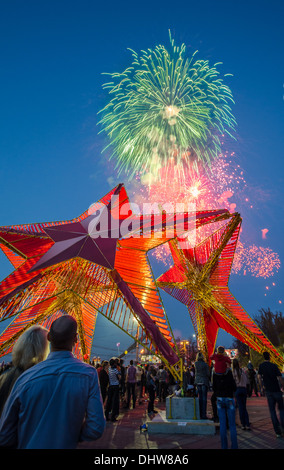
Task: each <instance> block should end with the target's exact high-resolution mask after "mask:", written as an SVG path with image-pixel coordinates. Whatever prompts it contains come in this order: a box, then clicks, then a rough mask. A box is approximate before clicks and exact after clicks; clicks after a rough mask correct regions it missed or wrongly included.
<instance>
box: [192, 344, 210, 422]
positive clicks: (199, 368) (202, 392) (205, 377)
mask: <svg viewBox="0 0 284 470" xmlns="http://www.w3.org/2000/svg"><path fill="white" fill-rule="evenodd" d="M194 380H195V385H196V386H197V392H198V398H199V413H200V419H207V393H208V388H209V385H210V368H209V365H208V364H207V363H206V362H205V361H204V356H203V354H202V352H198V353H197V356H196V362H195V379H194Z"/></svg>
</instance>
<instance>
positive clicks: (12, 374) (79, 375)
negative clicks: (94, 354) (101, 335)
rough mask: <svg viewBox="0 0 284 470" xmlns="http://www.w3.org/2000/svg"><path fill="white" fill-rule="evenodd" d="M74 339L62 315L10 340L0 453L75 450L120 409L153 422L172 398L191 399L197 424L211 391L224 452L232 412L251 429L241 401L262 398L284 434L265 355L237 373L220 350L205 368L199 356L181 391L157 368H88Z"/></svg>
mask: <svg viewBox="0 0 284 470" xmlns="http://www.w3.org/2000/svg"><path fill="white" fill-rule="evenodd" d="M77 339H78V336H77V322H76V320H75V319H74V318H73V317H72V316H69V315H64V316H62V317H59V318H58V319H57V320H55V321H54V322H53V323H52V325H51V328H50V330H49V331H48V330H47V329H45V328H43V327H41V326H33V327H31V328H29V329H27V330H26V331H25V332H24V333H23V334H22V335H21V336H20V337H19V339H18V340H17V341H16V343H15V345H14V348H13V351H12V361H11V363H10V364H5V363H4V362H3V363H2V365H1V370H0V447H4V448H5V447H9V448H10V447H11V448H24V449H28V448H32V449H36V448H38V449H45V448H46V449H51V448H54V449H55V448H58V449H65V448H75V447H76V446H77V444H78V442H80V441H82V440H95V439H98V438H99V437H101V436H102V434H103V432H104V429H105V425H106V421H111V422H114V421H117V419H118V417H119V414H120V411H121V408H123V409H125V410H126V409H134V408H135V407H136V405H137V404H138V405H139V404H141V403H143V402H145V401H147V402H148V405H147V411H148V415H149V416H150V417H153V416H154V415H155V413H157V410H156V409H155V403H156V402H157V401H160V402H165V401H166V398H167V396H174V395H177V396H178V395H180V396H186V397H194V398H196V400H198V404H199V419H201V420H203V419H208V416H207V406H208V392H209V391H211V392H212V393H211V397H210V400H211V405H212V415H213V416H212V418H211V419H213V420H214V421H215V422H219V425H220V438H221V447H222V448H223V449H227V448H228V438H227V430H229V433H230V438H231V447H232V448H234V449H237V448H238V442H237V432H236V410H238V413H239V418H240V422H241V426H242V429H244V430H248V431H249V430H250V419H249V414H248V411H247V397H251V396H252V394H253V393H254V394H255V396H266V397H267V402H268V407H269V411H270V416H271V420H272V424H273V428H274V431H275V434H276V436H277V437H280V436H281V435H282V433H283V432H284V406H283V395H282V391H281V387H284V381H283V378H282V375H281V373H280V371H279V368H278V367H277V366H276V365H275V364H273V363H271V362H270V357H269V353H268V352H264V354H263V357H264V361H263V362H262V363H261V364H260V366H259V368H258V370H256V369H255V368H254V367H253V365H252V363H251V362H250V361H249V362H248V364H247V367H245V368H244V367H241V366H240V364H239V361H238V359H237V358H234V359H233V360H231V359H230V358H229V357H228V356H227V355H226V353H225V350H224V348H223V347H222V346H219V347H218V348H217V351H216V353H215V354H213V355H212V356H211V357H210V359H211V367H209V365H208V364H207V362H206V361H205V358H204V357H203V354H202V353H201V352H198V354H197V357H196V360H195V361H194V362H193V363H192V364H191V365H190V366H188V367H186V369H185V370H184V373H183V383H182V384H180V383H178V381H177V380H176V379H175V378H174V376H173V375H172V374H171V371H170V369H168V368H167V367H165V366H164V365H163V364H152V363H151V364H134V362H133V360H131V361H130V363H129V365H127V366H125V365H124V361H123V359H119V358H117V357H112V358H111V359H109V360H108V361H102V362H100V363H94V362H93V361H92V362H91V363H90V364H86V363H84V362H82V361H80V360H79V359H76V358H75V357H74V356H73V354H72V350H73V347H74V345H75V344H76V342H77ZM276 408H278V411H279V419H278V417H277V413H276Z"/></svg>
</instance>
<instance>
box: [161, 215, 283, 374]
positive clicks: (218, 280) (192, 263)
mask: <svg viewBox="0 0 284 470" xmlns="http://www.w3.org/2000/svg"><path fill="white" fill-rule="evenodd" d="M240 226H241V218H240V216H239V214H233V215H232V216H231V220H230V221H229V222H228V223H226V224H225V225H224V226H223V227H221V228H219V229H218V230H216V231H215V232H214V233H213V234H212V235H210V236H209V237H208V238H207V239H205V240H204V241H203V242H201V243H200V244H199V245H197V246H195V247H194V248H189V249H180V248H179V247H178V245H177V242H176V241H171V242H170V246H171V252H172V256H173V260H174V265H173V266H172V267H171V268H170V269H169V270H168V271H167V272H166V273H164V274H163V275H161V276H160V277H159V278H158V280H157V285H158V286H159V287H160V288H162V289H163V290H164V291H165V292H167V293H169V294H170V295H172V296H173V297H175V298H176V299H178V300H179V301H180V302H182V303H184V304H185V305H186V306H187V307H188V310H189V314H190V317H191V320H192V322H193V326H194V329H195V332H196V335H197V338H198V347H199V348H200V349H201V350H202V351H203V354H204V355H205V357H206V358H207V360H208V359H209V358H210V356H211V354H212V353H213V352H214V349H215V344H216V339H217V334H218V330H219V328H221V329H223V330H225V331H226V332H228V333H230V334H231V335H232V336H234V337H235V338H237V339H239V340H240V341H242V342H244V343H246V344H247V345H248V346H250V347H252V348H253V349H255V350H256V351H258V352H263V351H264V350H269V351H270V353H271V355H272V357H273V359H274V361H275V362H276V363H278V364H279V365H283V358H282V357H281V356H280V354H279V353H278V352H277V351H276V349H275V348H274V347H273V345H272V344H271V343H270V341H269V340H268V339H267V338H266V337H265V335H264V334H263V333H262V332H261V330H260V329H259V328H258V327H257V325H256V324H255V323H254V322H253V320H252V319H251V318H250V317H249V315H248V314H247V313H246V312H245V311H244V309H243V308H242V307H241V305H240V304H239V303H238V302H237V300H236V299H235V298H234V296H233V295H232V294H231V292H230V290H229V287H228V282H229V276H230V271H231V266H232V263H233V258H234V253H235V249H236V244H237V240H238V236H239V231H240Z"/></svg>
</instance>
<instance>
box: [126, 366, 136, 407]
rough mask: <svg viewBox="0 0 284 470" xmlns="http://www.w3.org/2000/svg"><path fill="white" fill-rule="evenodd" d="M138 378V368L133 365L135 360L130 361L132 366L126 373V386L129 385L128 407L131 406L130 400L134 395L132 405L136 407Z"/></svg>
mask: <svg viewBox="0 0 284 470" xmlns="http://www.w3.org/2000/svg"><path fill="white" fill-rule="evenodd" d="M136 380H137V370H136V367H135V366H134V365H133V360H132V359H131V361H130V366H129V367H128V369H127V373H126V386H127V405H126V407H127V408H129V406H130V400H131V396H132V405H133V408H135V402H136V391H135V389H136Z"/></svg>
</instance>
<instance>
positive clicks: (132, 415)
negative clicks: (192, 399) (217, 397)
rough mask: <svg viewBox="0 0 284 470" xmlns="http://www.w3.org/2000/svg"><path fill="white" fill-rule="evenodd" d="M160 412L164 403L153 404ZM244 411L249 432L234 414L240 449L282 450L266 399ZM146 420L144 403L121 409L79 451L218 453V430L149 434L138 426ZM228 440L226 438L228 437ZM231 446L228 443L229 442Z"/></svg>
mask: <svg viewBox="0 0 284 470" xmlns="http://www.w3.org/2000/svg"><path fill="white" fill-rule="evenodd" d="M208 398H209V399H208V416H210V412H211V404H210V395H209V397H208ZM155 405H156V406H155V407H156V409H157V410H158V411H159V410H160V411H161V410H164V409H165V404H164V403H159V402H157V401H156V402H155ZM247 409H248V413H249V417H250V422H251V431H244V430H242V429H241V427H240V424H239V417H238V412H237V413H236V423H237V434H238V445H239V449H251V450H257V449H267V450H268V449H282V450H283V449H284V437H282V438H277V437H276V436H275V433H274V430H273V427H272V423H271V419H270V415H269V410H268V405H267V401H266V398H265V397H251V398H248V400H247ZM147 419H148V415H147V401H143V402H142V403H141V404H140V405H137V406H136V407H135V409H129V410H125V409H123V408H122V407H121V410H120V415H119V417H118V420H117V421H116V422H114V423H112V422H110V421H108V422H107V423H106V429H105V432H104V434H103V436H102V437H101V438H100V439H98V440H97V441H92V442H83V443H81V444H79V446H78V449H105V450H106V449H129V450H130V449H138V450H140V449H149V450H156V449H159V450H171V449H172V450H174V449H175V450H179V449H220V448H221V446H220V435H219V430H218V427H217V428H216V434H215V435H213V436H204V435H188V434H186V435H182V434H178V435H177V434H176V435H172V434H155V435H153V434H151V435H148V433H147V432H140V425H141V424H144V423H145V422H146V421H147ZM228 436H229V435H228ZM229 442H230V439H229Z"/></svg>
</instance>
